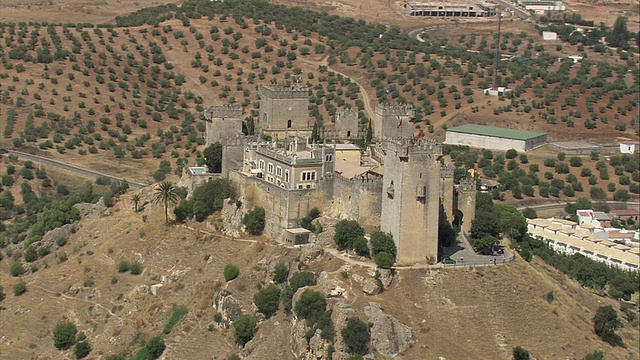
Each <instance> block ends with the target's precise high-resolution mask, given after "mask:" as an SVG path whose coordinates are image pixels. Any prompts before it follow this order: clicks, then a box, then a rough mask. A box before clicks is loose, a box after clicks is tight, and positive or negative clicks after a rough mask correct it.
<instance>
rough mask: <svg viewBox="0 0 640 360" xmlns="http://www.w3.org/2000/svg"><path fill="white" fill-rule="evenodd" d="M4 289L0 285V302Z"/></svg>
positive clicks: (2, 298)
mask: <svg viewBox="0 0 640 360" xmlns="http://www.w3.org/2000/svg"><path fill="white" fill-rule="evenodd" d="M4 297H5V295H4V287H3V286H2V285H0V301H3V300H4Z"/></svg>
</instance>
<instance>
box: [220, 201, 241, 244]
mask: <svg viewBox="0 0 640 360" xmlns="http://www.w3.org/2000/svg"><path fill="white" fill-rule="evenodd" d="M242 214H243V210H242V206H238V205H237V203H236V202H235V201H231V202H230V201H229V199H225V200H224V201H223V205H222V210H221V211H220V215H221V217H222V226H221V229H218V230H220V231H222V232H223V233H224V234H225V235H227V236H236V237H237V236H240V231H241V230H242V217H243V216H242Z"/></svg>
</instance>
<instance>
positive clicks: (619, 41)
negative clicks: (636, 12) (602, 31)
mask: <svg viewBox="0 0 640 360" xmlns="http://www.w3.org/2000/svg"><path fill="white" fill-rule="evenodd" d="M606 40H607V42H608V43H609V45H611V46H613V47H622V48H628V47H629V30H628V29H627V18H626V17H625V16H622V15H621V16H618V18H617V19H616V22H615V23H614V24H613V29H612V30H611V31H610V32H609V33H607V35H606Z"/></svg>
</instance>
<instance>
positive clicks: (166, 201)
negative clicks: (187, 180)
mask: <svg viewBox="0 0 640 360" xmlns="http://www.w3.org/2000/svg"><path fill="white" fill-rule="evenodd" d="M153 201H154V202H155V203H162V205H163V206H164V222H165V224H168V223H169V205H170V204H175V203H177V202H178V193H177V192H176V186H175V185H174V184H173V183H172V182H170V181H163V182H161V183H160V184H158V186H157V187H156V189H155V195H154V197H153Z"/></svg>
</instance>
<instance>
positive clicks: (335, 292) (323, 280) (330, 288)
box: [317, 271, 347, 297]
mask: <svg viewBox="0 0 640 360" xmlns="http://www.w3.org/2000/svg"><path fill="white" fill-rule="evenodd" d="M317 284H318V286H320V287H321V288H322V292H324V293H325V295H326V296H327V297H338V296H343V295H345V291H346V289H345V288H343V287H341V286H340V285H339V284H338V281H337V280H336V279H334V278H332V277H330V276H329V275H328V274H327V272H326V271H323V272H321V273H320V276H318V280H317ZM345 297H347V296H345Z"/></svg>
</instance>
